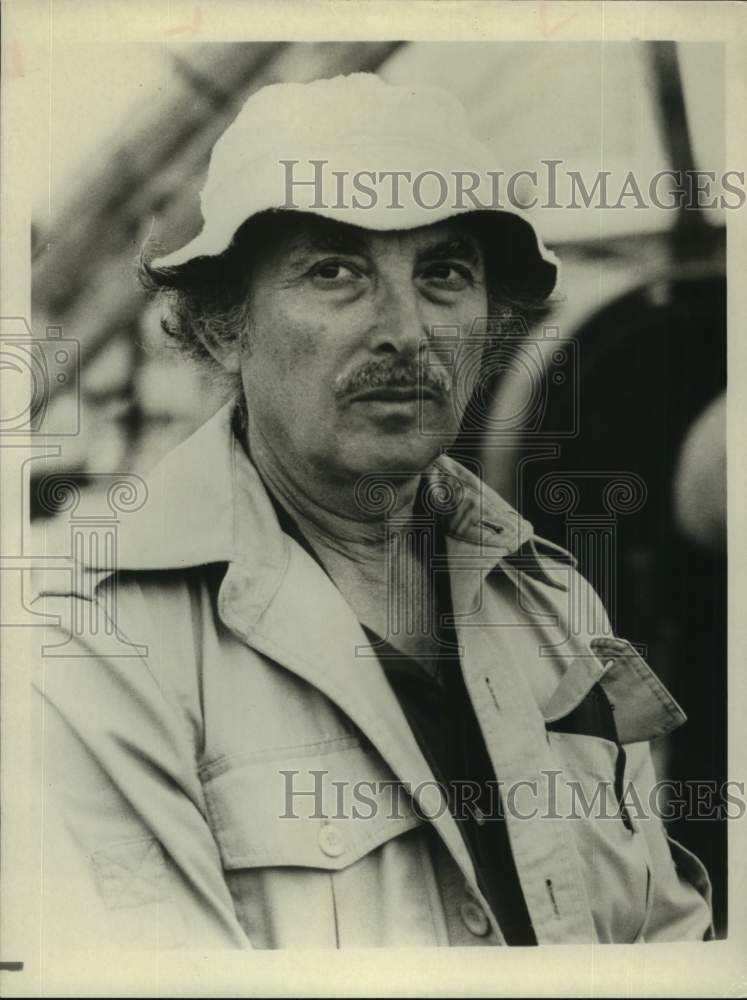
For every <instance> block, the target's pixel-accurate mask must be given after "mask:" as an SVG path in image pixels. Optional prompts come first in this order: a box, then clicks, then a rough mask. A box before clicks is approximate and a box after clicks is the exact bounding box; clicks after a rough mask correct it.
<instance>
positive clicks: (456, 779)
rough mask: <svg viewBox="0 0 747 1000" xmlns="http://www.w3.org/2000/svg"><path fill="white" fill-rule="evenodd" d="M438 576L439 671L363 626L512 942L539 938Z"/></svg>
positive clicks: (282, 517)
mask: <svg viewBox="0 0 747 1000" xmlns="http://www.w3.org/2000/svg"><path fill="white" fill-rule="evenodd" d="M268 493H270V491H269V490H268ZM270 498H271V500H272V502H273V506H274V507H275V511H276V513H277V515H278V519H279V521H280V525H281V527H282V529H283V531H285V533H286V534H287V535H289V536H290V537H291V538H293V539H295V540H296V541H297V542H298V544H299V545H301V546H302V548H304V549H305V550H306V552H308V554H309V555H310V556H311V557H312V558H313V559H314V560H315V561H316V562H317V563H318V564H319V565H320V566H321V568H322V569H324V571H325V573H326V572H327V571H326V569H325V567H324V565H323V563H322V562H321V560H320V559H319V556H318V555H317V553H316V551H315V550H314V548H313V546H312V545H311V544H310V543H309V541H308V539H307V538H306V537H305V535H304V534H303V533H302V532H301V530H300V528H299V527H298V525H297V523H296V521H295V520H294V519H293V518H292V517H291V516H290V514H289V513H288V512H287V511H286V510H285V508H284V507H282V505H281V504H280V503H278V502H277V501H276V500H275V498H274V497H273V496H272V494H271V493H270ZM434 542H435V545H436V549H435V551H436V553H437V554H438V555H441V556H445V539H444V538H443V533H442V531H440V530H439V529H438V528H436V532H435V538H434ZM434 582H435V585H436V587H438V590H439V592H438V594H437V606H438V608H439V614H438V615H436V616H435V618H436V631H437V639H438V641H439V658H438V669H437V671H436V672H435V676H431V675H430V674H428V673H426V671H425V670H424V669H423V668H422V667H421V666H420V665H419V664H418V663H417V661H416V660H414V659H413V658H412V657H410V656H407V655H406V654H405V653H401V652H400V651H399V650H397V649H395V648H394V646H392V645H391V644H390V643H388V642H386V641H385V640H382V639H381V637H380V636H377V635H376V633H375V632H373V631H372V630H371V629H369V628H367V627H366V626H365V625H362V628H363V630H364V632H365V633H366V635H367V637H368V639H369V642H370V643H371V645H372V646H374V648H376V649H377V650H380V651H381V653H382V654H383V655H381V658H380V659H381V664H382V666H383V668H384V671H385V673H386V676H387V678H388V680H389V683H390V685H391V687H392V690H393V691H394V693H395V695H396V696H397V699H398V700H399V703H400V705H401V707H402V711H403V712H404V714H405V716H406V718H407V720H408V722H409V724H410V727H411V729H412V732H413V735H414V736H415V739H416V740H417V742H418V745H419V747H420V750H421V752H422V754H423V756H424V757H425V759H426V761H427V762H428V764H429V766H430V768H431V771H432V772H433V775H434V777H435V778H436V780H437V781H438V782H439V784H440V785H441V786H442V788H443V790H444V791H445V792H446V794H447V798H448V801H449V806H450V809H451V812H452V815H454V816H455V819H456V820H457V825H458V827H459V829H460V831H461V834H462V837H463V839H464V843H465V845H466V847H467V850H468V851H469V854H470V856H471V858H472V863H473V865H474V867H475V873H476V876H477V880H478V884H479V887H480V890H481V891H482V893H483V895H484V896H485V898H486V899H487V901H488V902H489V904H490V906H491V909H492V911H493V914H494V916H495V918H496V921H497V922H498V925H499V927H500V928H501V931H502V933H503V935H504V937H505V939H506V942H507V943H508V944H509V945H534V944H536V943H537V938H536V936H535V934H534V930H533V928H532V923H531V920H530V918H529V912H528V910H527V907H526V902H525V900H524V895H523V893H522V891H521V886H520V884H519V878H518V874H517V871H516V866H515V864H514V859H513V854H512V851H511V847H510V843H509V839H508V830H507V828H506V822H505V819H504V817H503V812H502V808H501V804H500V797H499V795H498V792H497V787H496V784H495V781H496V776H495V772H494V770H493V767H492V764H491V763H490V758H489V756H488V752H487V748H486V746H485V740H484V738H483V735H482V731H481V729H480V726H479V723H478V721H477V717H476V716H475V712H474V708H473V707H472V702H471V700H470V697H469V694H468V692H467V689H466V686H465V683H464V677H463V675H462V669H461V663H460V661H459V654H458V646H457V637H456V631H455V629H454V625H453V623H452V604H451V588H450V585H449V580H448V574H446V573H435V574H434ZM462 783H469V785H470V786H471V788H474V787H475V786H477V787H478V789H479V794H478V795H477V796H476V797H474V798H472V799H471V801H470V800H469V799H468V796H469V795H470V792H466V793H465V791H464V790H462V792H461V795H460V788H461V789H464V784H462ZM460 803H461V806H460ZM475 806H477V809H478V810H479V811H480V812H481V813H482V814H483V815H484V816H485V817H486V818H484V819H482V821H478V818H477V815H476V812H477V810H476V809H475Z"/></svg>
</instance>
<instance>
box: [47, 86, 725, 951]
mask: <svg viewBox="0 0 747 1000" xmlns="http://www.w3.org/2000/svg"><path fill="white" fill-rule="evenodd" d="M320 165H321V166H320ZM492 166H493V164H492V161H491V157H490V155H489V154H488V152H487V151H486V150H485V149H483V148H482V147H481V146H480V145H479V144H478V143H477V142H476V141H475V140H474V139H473V138H472V137H471V136H470V135H469V133H468V131H467V128H466V125H465V123H464V115H463V111H462V110H461V109H460V107H459V105H458V104H457V103H456V102H455V101H454V100H453V98H451V97H450V96H449V95H447V94H444V93H442V92H440V91H436V90H430V89H424V90H419V89H411V88H397V87H389V86H387V85H385V84H384V83H383V82H382V81H380V80H379V79H378V78H376V77H375V76H370V75H365V74H360V75H355V76H351V77H344V78H337V79H335V80H329V81H317V82H315V83H312V84H309V85H307V86H300V85H277V86H272V87H267V88H265V89H264V90H262V91H260V92H259V93H257V94H256V95H254V96H253V97H252V98H251V99H250V100H249V101H248V102H247V104H246V105H245V107H244V109H243V111H242V112H241V113H240V115H239V116H238V118H237V119H236V120H235V122H234V123H233V124H232V125H231V126H230V127H229V129H228V130H227V131H226V133H225V134H224V136H223V137H222V138H221V139H220V140H219V142H218V143H217V144H216V147H215V149H214V151H213V155H212V158H211V164H210V170H209V174H208V179H207V182H206V185H205V188H204V190H203V194H202V209H203V216H204V226H203V229H202V231H201V233H200V234H199V235H198V236H197V237H196V238H195V239H194V240H192V241H191V242H190V243H189V244H187V246H185V247H183V248H181V249H179V250H177V251H175V252H174V253H172V254H170V255H168V256H167V257H165V258H162V259H160V260H156V261H152V262H150V263H146V264H145V272H146V274H147V277H148V280H149V281H150V283H151V285H152V287H154V288H156V289H158V290H160V291H161V292H163V293H165V294H166V295H167V296H168V298H169V301H170V305H171V309H170V313H169V316H168V317H167V318H166V320H165V328H166V329H167V331H168V332H169V333H170V334H172V336H174V337H175V338H176V339H177V340H178V341H180V342H181V343H182V345H183V346H185V347H186V348H187V349H188V350H189V351H191V353H192V354H193V355H194V356H196V357H197V358H198V359H200V360H202V361H204V362H206V363H210V364H212V365H213V366H214V367H215V368H216V370H218V371H220V372H221V373H222V374H224V375H225V376H226V377H227V378H228V379H229V381H230V382H231V383H232V386H233V392H232V394H231V402H230V403H229V404H228V405H227V406H226V407H224V409H222V410H221V411H220V412H219V413H218V414H217V415H216V416H215V417H214V418H213V419H212V420H211V421H209V422H208V424H206V425H205V426H204V427H203V428H201V429H200V430H199V431H198V432H197V433H196V434H195V435H194V437H193V438H191V439H190V440H188V441H187V442H185V443H184V444H183V445H182V446H181V447H180V448H178V449H177V450H176V451H175V452H173V453H172V454H171V455H170V456H168V457H167V458H166V459H165V461H164V462H163V463H162V464H161V465H160V466H159V467H158V469H157V470H156V471H155V472H153V473H152V474H151V475H150V476H149V479H148V486H149V491H150V496H149V499H148V502H147V504H146V505H145V506H144V507H143V509H142V510H141V511H140V512H137V513H134V514H132V515H130V516H129V517H127V518H125V517H123V519H122V523H121V530H120V532H119V535H118V540H117V541H118V556H117V566H116V572H113V571H112V569H111V567H109V568H106V567H102V565H99V564H98V563H97V562H96V560H95V559H93V560H89V562H88V565H86V566H85V567H83V568H82V570H79V572H78V575H77V576H76V577H75V579H76V580H77V581H78V583H77V585H76V586H73V587H70V586H69V585H68V586H67V587H64V586H63V587H60V586H57V587H56V588H55V587H54V586H52V585H50V584H42V585H41V586H40V587H39V591H40V597H39V605H38V606H39V607H40V608H43V609H44V611H45V612H46V613H48V614H51V615H58V616H59V619H60V621H61V622H62V624H61V626H60V628H62V630H63V633H64V634H63V637H62V638H61V639H60V638H58V639H57V640H50V642H53V641H57V642H58V643H59V642H60V641H64V642H66V643H68V646H67V647H66V648H67V650H68V652H67V653H66V658H65V659H56V660H52V659H48V660H46V661H45V662H43V663H42V671H41V675H40V677H39V678H38V681H37V686H38V689H39V690H40V692H41V694H42V698H41V700H40V706H41V708H40V710H41V713H42V719H43V721H42V727H43V732H44V754H43V767H44V772H43V773H44V781H45V786H46V787H47V788H49V790H50V792H51V793H53V796H54V801H55V802H56V803H57V805H56V807H55V808H56V810H57V813H58V815H59V820H60V827H61V829H58V827H57V825H55V826H54V828H53V829H54V834H55V844H57V843H63V842H64V839H65V838H66V837H67V836H69V837H70V842H69V843H70V847H69V850H70V855H71V861H72V863H74V864H76V865H77V866H78V868H79V870H80V875H79V878H80V880H81V884H82V882H83V881H85V882H86V884H87V885H88V886H89V889H90V892H89V896H88V897H87V900H88V902H87V904H86V907H85V908H86V910H87V912H88V913H89V914H93V919H92V921H91V924H92V927H91V928H90V933H91V934H92V935H93V937H94V940H96V937H97V935H106V934H108V935H110V936H111V937H112V938H113V939H114V940H115V941H116V942H117V943H123V942H126V943H136V944H139V945H144V946H170V945H178V944H189V945H193V946H210V945H215V944H219V943H225V944H228V945H233V946H238V947H257V948H281V947H317V946H318V947H333V948H334V947H338V948H342V947H356V946H372V945H374V946H383V945H397V946H404V945H411V946H422V945H470V944H478V945H498V944H523V945H532V944H537V943H540V944H543V943H560V942H595V941H611V942H614V941H621V942H631V941H644V940H645V941H648V940H676V939H683V938H691V939H702V938H703V937H704V936H707V935H708V934H709V927H710V912H709V904H708V901H707V895H708V884H707V876H706V875H705V873H704V871H703V869H702V867H701V866H700V864H699V862H698V861H697V860H696V859H694V858H693V857H692V856H691V855H688V854H687V852H686V851H684V849H682V848H681V847H679V846H678V845H670V844H669V843H668V842H667V839H666V837H665V834H664V830H663V827H662V824H661V820H660V819H659V818H658V817H657V815H656V814H655V811H654V810H653V809H652V802H653V800H654V798H655V796H653V795H652V794H651V793H652V790H654V791H655V789H654V782H655V778H654V775H653V770H652V767H651V761H650V755H649V750H648V745H647V741H648V740H649V739H650V738H652V737H654V736H659V735H662V734H664V733H666V732H669V731H670V730H671V729H672V728H674V727H676V726H677V725H679V724H680V723H681V722H682V721H683V716H682V713H681V711H680V709H679V707H678V706H677V705H676V704H675V703H674V702H673V700H672V699H671V697H670V696H669V695H668V693H667V692H666V691H665V690H664V688H663V687H662V686H661V685H660V683H659V682H658V681H657V679H656V678H655V676H654V675H653V674H652V672H651V671H650V670H649V668H648V667H647V666H646V664H645V663H644V662H643V661H642V660H641V659H640V657H638V655H637V654H636V653H635V651H634V650H633V649H632V647H631V646H629V645H628V644H627V643H625V642H622V641H620V640H616V639H613V638H611V637H610V634H609V626H608V623H607V621H606V618H605V616H604V612H603V610H602V609H601V607H600V606H599V601H598V599H597V598H596V596H595V595H594V594H593V593H592V592H591V589H590V588H589V587H588V585H587V584H586V583H585V582H584V581H583V580H581V579H580V578H579V577H578V575H577V574H576V573H575V572H574V570H573V569H572V567H571V565H570V560H569V557H568V555H567V553H564V552H563V551H562V550H559V549H557V548H556V547H555V546H552V545H551V544H550V543H547V542H544V541H543V540H541V539H538V538H536V537H535V536H534V535H533V532H532V529H531V526H530V525H529V524H527V523H526V522H525V521H523V520H522V518H521V517H520V516H519V515H518V514H517V513H516V512H515V511H513V510H511V509H510V508H509V507H508V506H507V505H506V504H505V503H504V502H503V501H501V500H500V498H499V497H497V496H496V495H495V494H493V493H492V492H491V491H490V490H489V489H487V488H486V487H485V486H483V484H482V483H481V482H480V480H479V478H478V477H477V476H476V475H474V474H473V473H472V472H470V471H468V470H467V469H466V468H465V467H463V466H462V465H460V464H458V463H457V462H455V461H454V460H452V459H450V458H448V457H447V456H446V455H445V454H444V451H445V449H447V448H449V446H450V445H451V444H452V443H453V441H454V439H455V436H456V434H457V431H458V429H459V426H460V422H461V420H462V418H463V415H464V410H465V407H466V406H467V405H468V403H469V401H470V399H471V398H472V396H473V394H474V390H475V388H476V387H477V386H478V384H479V377H480V371H481V365H482V362H483V360H484V357H485V354H486V352H488V351H490V349H491V347H492V346H493V344H494V335H495V334H496V332H498V333H499V332H500V330H499V328H500V322H501V320H502V319H504V318H505V317H506V316H507V315H508V314H509V313H512V312H513V311H515V309H516V308H517V304H518V305H520V306H521V308H523V309H527V308H530V307H531V306H532V305H538V304H540V303H541V302H542V301H544V300H545V299H546V297H547V296H548V294H549V293H550V291H551V290H552V287H553V285H554V282H555V274H556V267H555V264H554V262H553V260H552V258H551V257H550V255H548V254H547V253H546V251H544V249H543V248H542V245H541V244H540V243H539V241H538V240H537V238H536V236H535V234H534V232H533V230H532V228H531V226H530V225H529V223H528V222H527V221H526V220H525V219H523V218H522V217H521V216H519V215H518V214H516V213H513V212H506V211H498V210H495V209H492V208H487V209H485V208H483V207H480V208H476V207H475V202H474V201H473V202H470V200H469V199H465V198H464V197H462V196H463V195H464V193H465V187H464V183H463V179H464V176H465V175H468V176H469V177H472V176H477V177H478V178H479V177H480V176H481V175H482V174H484V173H485V172H486V171H489V170H490V169H491V167H492ZM362 168H365V170H366V172H367V177H368V182H369V196H368V198H367V199H364V198H363V197H356V192H357V195H359V196H360V195H361V192H362V190H363V189H362V187H361V183H360V177H358V183H357V186H356V185H353V186H351V187H349V188H346V182H347V180H348V179H349V178H350V177H351V176H352V174H353V173H355V172H356V171H357V172H360V171H361V169H362ZM425 174H429V175H430V179H431V180H433V179H434V178H436V181H435V183H436V188H434V189H431V191H430V194H429V195H428V196H427V197H426V194H425V188H424V187H423V185H422V184H421V186H420V189H419V190H418V189H417V187H416V184H415V183H414V182H413V184H412V186H411V187H408V183H409V182H408V177H409V178H415V177H423V176H425ZM395 175H397V176H398V177H399V180H400V181H402V183H401V184H399V186H398V189H397V190H396V191H393V190H392V189H391V188H389V190H388V192H387V194H386V195H384V194H382V192H381V191H380V190H379V189H378V188H376V187H375V186H374V187H373V189H372V190H373V194H371V193H370V191H371V187H370V186H371V185H375V184H378V182H379V181H380V180H381V179H382V177H383V178H384V179H385V180H386V181H388V182H390V181H392V179H393V177H394V176H395ZM457 176H458V177H461V178H462V180H461V181H460V182H459V186H458V189H457V187H455V188H454V190H451V189H449V191H448V196H447V197H441V195H442V193H443V189H442V187H441V185H440V182H439V181H438V178H439V177H443V178H446V182H445V183H447V184H448V185H450V184H451V180H452V178H454V177H457ZM406 182H407V183H406ZM434 190H435V192H436V195H437V196H438V197H435V198H434V197H433V192H434ZM452 195H453V196H454V197H452ZM42 602H43V603H42ZM93 607H95V608H96V609H110V610H109V612H108V617H107V619H106V620H107V627H106V628H104V629H99V630H98V631H97V630H96V629H94V628H93V627H92V626H91V625H90V624H87V623H89V622H91V621H93V620H94V617H95V616H93V615H92V614H86V613H85V612H86V611H87V610H90V609H91V608H93ZM71 622H78V623H79V627H77V628H76V629H73V628H72V626H71V625H70V624H68V625H67V626H66V624H65V623H71ZM571 623H573V625H571ZM64 831H67V832H64ZM58 837H59V840H58V839H57V838H58ZM80 891H83V890H82V889H81V890H80Z"/></svg>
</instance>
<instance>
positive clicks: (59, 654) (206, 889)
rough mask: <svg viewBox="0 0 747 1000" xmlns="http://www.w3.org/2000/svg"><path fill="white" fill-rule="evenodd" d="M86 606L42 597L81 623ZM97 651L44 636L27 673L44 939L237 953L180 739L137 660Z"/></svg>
mask: <svg viewBox="0 0 747 1000" xmlns="http://www.w3.org/2000/svg"><path fill="white" fill-rule="evenodd" d="M75 602H80V604H79V605H76V606H74V607H73V606H72V605H74V604H75ZM88 603H89V602H87V601H85V600H81V599H80V598H78V597H68V598H64V597H55V598H47V599H45V600H44V602H43V605H42V607H43V611H44V613H55V612H56V613H57V614H58V615H59V616H60V619H61V620H62V621H70V620H72V619H71V615H72V613H73V612H75V613H77V614H78V621H85V620H86V619H87V607H86V605H87V604H88ZM34 610H38V607H37V608H35V609H34ZM105 639H106V636H102V635H99V636H93V635H89V636H81V637H75V638H73V637H71V636H70V634H69V633H68V632H66V630H65V629H64V628H62V627H57V628H53V629H49V630H45V636H44V642H43V643H42V644H41V646H40V648H39V649H38V650H37V656H36V662H35V664H34V672H33V689H34V694H35V697H34V705H35V716H34V727H35V728H34V742H35V745H36V750H37V753H36V765H37V783H36V787H37V788H38V790H39V794H40V796H41V805H42V812H41V815H42V816H43V817H44V820H43V830H42V840H43V845H44V862H43V863H44V873H43V876H44V885H45V892H44V897H45V898H44V900H43V907H44V912H45V918H46V920H47V921H48V922H49V926H48V927H47V928H46V931H47V937H48V938H50V939H54V940H55V943H56V944H60V941H61V940H62V941H69V942H70V944H71V945H74V946H76V947H137V948H163V947H178V946H194V947H201V948H207V947H220V946H228V947H238V948H247V947H251V945H250V943H249V941H248V939H247V937H246V935H245V934H244V932H243V930H242V928H241V926H240V924H239V922H238V920H237V919H236V915H235V911H234V907H233V903H232V900H231V896H230V893H229V891H228V888H227V886H226V883H225V880H224V878H223V873H222V867H221V863H220V859H219V855H218V850H217V846H216V844H215V841H214V839H213V836H212V833H211V831H210V828H209V825H208V823H207V821H206V818H205V813H204V804H203V801H202V790H201V785H200V781H199V777H198V775H197V768H196V763H195V748H194V746H193V745H192V743H191V741H190V738H189V733H188V730H187V729H186V727H185V726H184V725H183V724H182V723H181V720H180V719H179V714H178V711H177V710H176V709H175V707H174V702H173V700H172V699H171V698H169V692H168V690H167V689H166V687H165V685H164V683H163V681H162V679H161V678H156V677H155V676H154V675H153V673H151V671H150V670H149V667H148V664H147V661H146V658H144V657H140V656H137V655H117V654H116V651H115V652H111V650H110V651H109V652H102V646H104V647H105V646H106V642H105V641H104V640H105ZM109 639H111V636H110V637H109ZM110 645H111V643H110ZM120 652H121V651H120ZM125 652H126V650H125ZM47 804H48V807H47Z"/></svg>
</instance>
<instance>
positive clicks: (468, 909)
mask: <svg viewBox="0 0 747 1000" xmlns="http://www.w3.org/2000/svg"><path fill="white" fill-rule="evenodd" d="M459 912H460V914H461V917H462V921H463V923H464V926H465V927H466V928H467V930H468V931H470V933H472V934H474V935H475V937H485V935H486V934H489V933H490V922H489V920H488V918H487V917H486V916H485V911H484V910H483V908H482V907H481V906H478V904H477V903H473V902H472V900H467V902H466V903H462V905H461V907H460V910H459Z"/></svg>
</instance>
